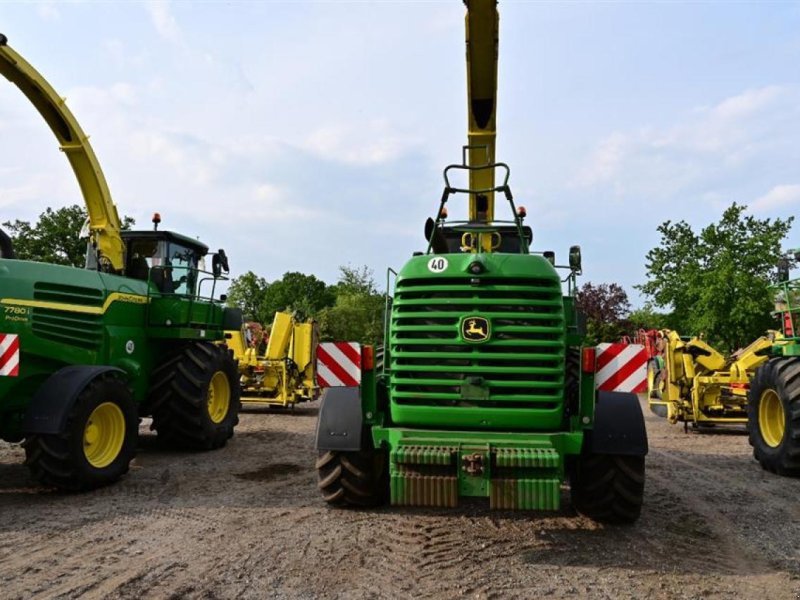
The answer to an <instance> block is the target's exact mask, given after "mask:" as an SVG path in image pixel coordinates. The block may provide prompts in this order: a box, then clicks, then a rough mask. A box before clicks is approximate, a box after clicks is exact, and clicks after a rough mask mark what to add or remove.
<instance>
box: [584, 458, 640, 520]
mask: <svg viewBox="0 0 800 600" xmlns="http://www.w3.org/2000/svg"><path fill="white" fill-rule="evenodd" d="M644 479H645V477H644V456H621V455H611V454H595V453H592V452H586V451H584V453H583V454H582V455H581V456H580V457H578V459H577V461H576V464H575V466H574V469H573V472H572V476H571V477H570V494H571V496H572V505H573V506H574V507H575V509H576V510H577V511H578V512H579V513H581V514H583V515H586V516H587V517H589V518H590V519H592V520H594V521H598V522H600V523H616V524H622V523H633V522H635V521H636V520H637V519H638V518H639V515H640V514H641V512H642V503H643V500H644Z"/></svg>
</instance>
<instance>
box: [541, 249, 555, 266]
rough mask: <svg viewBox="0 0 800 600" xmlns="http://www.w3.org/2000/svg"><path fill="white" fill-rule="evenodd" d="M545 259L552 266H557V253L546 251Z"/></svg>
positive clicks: (544, 253)
mask: <svg viewBox="0 0 800 600" xmlns="http://www.w3.org/2000/svg"><path fill="white" fill-rule="evenodd" d="M542 254H543V255H544V259H545V260H546V261H547V262H549V263H550V264H551V265H553V266H556V253H555V252H553V251H552V250H545V251H544V252H543V253H542Z"/></svg>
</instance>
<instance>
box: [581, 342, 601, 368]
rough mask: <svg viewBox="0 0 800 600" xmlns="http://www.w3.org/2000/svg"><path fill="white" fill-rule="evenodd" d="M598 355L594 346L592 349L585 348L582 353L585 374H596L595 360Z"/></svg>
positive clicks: (582, 366) (582, 365)
mask: <svg viewBox="0 0 800 600" xmlns="http://www.w3.org/2000/svg"><path fill="white" fill-rule="evenodd" d="M596 358H597V353H596V352H595V349H594V346H592V347H591V348H584V349H583V352H581V371H583V372H584V373H594V366H595V360H596Z"/></svg>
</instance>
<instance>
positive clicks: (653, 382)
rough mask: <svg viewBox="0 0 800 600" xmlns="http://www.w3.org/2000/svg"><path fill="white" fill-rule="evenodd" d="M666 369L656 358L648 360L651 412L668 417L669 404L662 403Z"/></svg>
mask: <svg viewBox="0 0 800 600" xmlns="http://www.w3.org/2000/svg"><path fill="white" fill-rule="evenodd" d="M664 376H665V370H664V369H659V368H658V362H657V361H656V359H655V358H651V359H650V360H648V361H647V406H649V407H650V412H652V413H653V414H654V415H656V416H658V417H661V418H662V419H666V418H667V412H668V411H667V405H666V404H662V403H661V398H662V391H661V386H662V385H663V378H664Z"/></svg>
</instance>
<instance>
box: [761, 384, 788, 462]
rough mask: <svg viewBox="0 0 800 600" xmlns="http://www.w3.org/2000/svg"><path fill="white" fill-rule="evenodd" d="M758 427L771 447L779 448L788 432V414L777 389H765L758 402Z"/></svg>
mask: <svg viewBox="0 0 800 600" xmlns="http://www.w3.org/2000/svg"><path fill="white" fill-rule="evenodd" d="M758 428H759V430H760V431H761V437H762V438H764V441H765V442H766V443H767V445H768V446H770V447H771V448H777V447H778V446H780V445H781V442H782V441H783V436H784V434H785V433H786V414H785V413H784V412H783V403H782V402H781V399H780V397H779V396H778V393H777V392H776V391H775V390H764V393H762V394H761V400H760V401H759V403H758Z"/></svg>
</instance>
